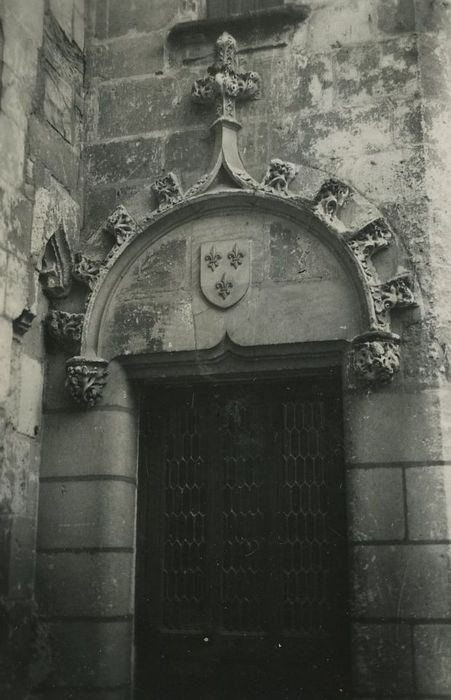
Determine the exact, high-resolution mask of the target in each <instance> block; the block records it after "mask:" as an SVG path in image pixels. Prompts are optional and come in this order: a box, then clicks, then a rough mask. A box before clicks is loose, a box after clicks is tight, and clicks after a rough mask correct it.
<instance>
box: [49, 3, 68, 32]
mask: <svg viewBox="0 0 451 700" xmlns="http://www.w3.org/2000/svg"><path fill="white" fill-rule="evenodd" d="M50 11H51V12H52V14H53V15H54V17H55V19H56V21H57V22H58V24H59V25H60V27H61V29H62V30H63V32H65V34H66V35H67V36H68V37H69V38H70V39H71V38H72V18H73V13H74V0H50Z"/></svg>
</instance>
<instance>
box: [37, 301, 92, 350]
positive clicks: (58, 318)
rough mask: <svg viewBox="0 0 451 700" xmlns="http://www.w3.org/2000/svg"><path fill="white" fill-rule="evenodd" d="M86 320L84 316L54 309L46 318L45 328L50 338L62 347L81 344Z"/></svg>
mask: <svg viewBox="0 0 451 700" xmlns="http://www.w3.org/2000/svg"><path fill="white" fill-rule="evenodd" d="M84 318H85V316H84V314H75V313H70V312H69V311H60V310H59V309H52V310H51V311H49V313H48V314H47V316H46V319H45V327H46V330H47V333H48V334H49V336H50V337H51V338H52V339H53V340H55V341H56V342H57V343H58V344H60V345H62V346H66V345H68V344H72V343H80V340H81V332H82V328H83V321H84Z"/></svg>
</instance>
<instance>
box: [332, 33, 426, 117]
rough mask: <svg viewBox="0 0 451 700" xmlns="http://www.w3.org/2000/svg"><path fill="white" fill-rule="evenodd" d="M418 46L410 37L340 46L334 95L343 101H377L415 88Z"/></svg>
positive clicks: (348, 102)
mask: <svg viewBox="0 0 451 700" xmlns="http://www.w3.org/2000/svg"><path fill="white" fill-rule="evenodd" d="M417 58H418V54H417V47H416V42H415V39H414V38H413V37H409V38H407V39H404V40H399V39H396V40H391V41H386V42H383V43H380V44H376V43H373V42H371V43H368V44H364V45H363V46H356V47H347V48H343V49H340V50H339V51H338V52H337V54H336V63H335V70H336V74H337V76H338V80H337V85H336V89H337V94H338V97H339V98H340V99H343V100H345V101H346V104H347V105H349V104H361V103H366V102H374V101H375V100H376V101H380V99H381V98H382V97H384V96H385V95H390V94H393V93H395V94H396V97H397V98H398V99H399V98H400V97H401V96H411V95H412V94H413V93H415V92H416V91H417V90H418V69H417Z"/></svg>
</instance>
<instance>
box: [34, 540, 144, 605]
mask: <svg viewBox="0 0 451 700" xmlns="http://www.w3.org/2000/svg"><path fill="white" fill-rule="evenodd" d="M132 570H133V554H131V553H128V552H96V553H85V552H78V553H72V552H58V553H55V554H50V553H49V554H47V553H46V554H43V553H42V552H41V553H38V557H37V564H36V595H37V599H38V601H39V607H40V610H41V613H42V614H46V615H63V616H64V615H68V616H74V615H82V616H95V617H109V616H110V617H111V616H116V615H127V614H130V613H131V612H132V610H131V608H130V606H131V598H130V589H131V585H132ZM113 581H114V584H113V585H112V582H113Z"/></svg>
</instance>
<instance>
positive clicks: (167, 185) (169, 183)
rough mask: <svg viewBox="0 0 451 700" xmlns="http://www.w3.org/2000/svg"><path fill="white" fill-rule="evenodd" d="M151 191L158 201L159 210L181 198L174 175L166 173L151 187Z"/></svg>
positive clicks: (179, 188)
mask: <svg viewBox="0 0 451 700" xmlns="http://www.w3.org/2000/svg"><path fill="white" fill-rule="evenodd" d="M152 190H153V192H154V193H155V196H156V198H157V201H158V206H159V208H160V209H163V208H165V207H169V206H172V205H173V204H176V203H177V202H179V201H180V200H181V199H182V198H183V193H182V188H181V186H180V183H179V181H178V178H177V176H176V175H174V173H168V174H167V175H165V176H164V177H161V178H160V179H159V180H156V181H155V182H154V183H153V185H152Z"/></svg>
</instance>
